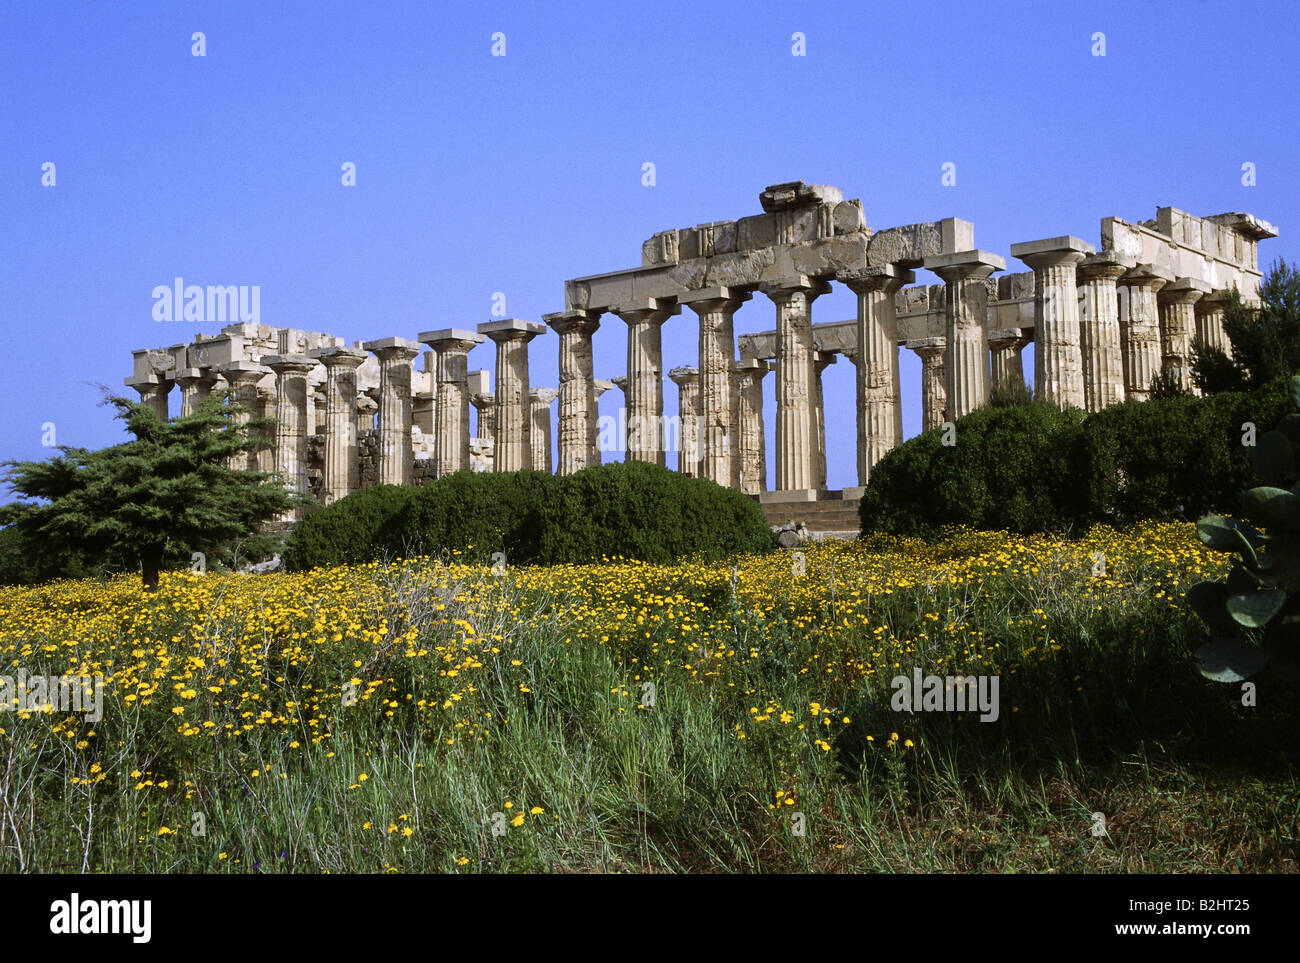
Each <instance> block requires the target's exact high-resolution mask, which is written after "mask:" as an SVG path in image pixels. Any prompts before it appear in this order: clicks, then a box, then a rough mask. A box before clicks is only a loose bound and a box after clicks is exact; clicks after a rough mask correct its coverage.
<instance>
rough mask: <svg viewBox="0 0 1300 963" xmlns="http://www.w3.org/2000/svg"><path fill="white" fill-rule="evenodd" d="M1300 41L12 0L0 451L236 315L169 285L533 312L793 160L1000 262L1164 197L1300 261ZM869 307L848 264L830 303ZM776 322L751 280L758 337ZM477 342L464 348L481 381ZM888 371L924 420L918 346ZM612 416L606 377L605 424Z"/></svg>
mask: <svg viewBox="0 0 1300 963" xmlns="http://www.w3.org/2000/svg"><path fill="white" fill-rule="evenodd" d="M195 31H202V32H203V33H204V34H205V37H206V56H204V57H195V56H192V55H191V35H192V34H193V33H194V32H195ZM496 32H501V33H504V34H505V36H506V56H504V57H493V56H492V55H491V47H492V35H493V34H494V33H496ZM795 32H801V33H803V34H804V35H805V36H806V56H802V57H796V56H792V53H791V45H792V40H791V37H792V34H794V33H795ZM1097 32H1102V33H1104V34H1105V45H1106V55H1105V56H1104V57H1099V56H1094V55H1093V52H1092V51H1093V47H1094V42H1093V39H1092V38H1093V35H1094V34H1095V33H1097ZM1298 41H1300V30H1297V27H1296V17H1295V15H1294V7H1293V6H1291V5H1288V4H1282V3H1278V4H1268V3H1215V2H1208V0H1206V2H1194V0H1182V2H1177V3H1154V2H1153V3H1140V4H1137V3H1125V2H1116V3H1098V2H1078V3H1057V2H1040V3H972V2H958V3H932V4H925V3H910V2H909V3H906V4H902V3H888V4H886V3H877V2H862V0H859V2H855V3H824V4H809V3H793V2H788V3H770V4H764V3H757V2H753V0H746V2H708V0H696V2H692V3H677V2H657V3H646V4H640V3H637V4H632V3H621V4H596V3H563V2H551V3H546V4H518V5H511V4H500V3H486V4H485V3H477V4H473V3H464V4H461V3H442V2H438V3H427V2H426V3H384V4H356V3H329V2H320V3H310V4H307V3H302V4H282V3H267V2H260V3H252V2H221V3H196V4H182V3H150V2H133V3H128V4H106V3H77V4H49V3H40V4H37V3H23V2H17V0H6V3H5V4H4V5H3V6H0V90H2V91H3V92H4V95H3V96H2V97H0V224H2V225H3V231H2V232H0V295H2V296H0V338H2V339H3V342H4V343H3V348H4V350H3V352H2V353H0V410H3V411H4V413H5V417H4V418H3V421H2V422H0V458H23V459H29V458H42V457H46V456H48V455H49V454H50V450H49V449H48V448H44V447H42V444H41V439H42V435H43V427H42V426H43V425H44V424H45V423H47V422H52V423H53V424H54V425H55V428H56V433H57V441H58V442H59V443H60V444H69V445H84V446H87V447H100V446H103V445H107V444H112V443H115V442H117V441H120V440H122V434H121V431H120V428H119V424H118V423H117V422H115V421H114V420H113V419H112V417H111V415H110V413H109V411H108V409H106V408H104V407H100V406H98V401H99V391H98V389H97V388H95V387H93V383H104V384H108V385H110V386H112V387H114V388H115V389H116V390H117V391H119V392H121V393H125V394H130V395H131V396H132V397H134V392H131V391H129V389H124V388H122V387H121V384H122V379H123V378H124V377H126V376H127V375H129V374H130V351H131V349H133V348H140V347H155V346H162V345H168V344H175V343H178V342H181V341H188V340H191V339H192V337H193V334H194V333H196V332H203V333H215V331H216V330H217V327H218V326H217V325H213V324H208V325H197V324H186V323H184V322H173V323H170V324H169V323H159V322H156V321H154V320H153V319H152V316H151V308H152V305H153V302H152V300H151V292H152V290H153V288H154V286H155V285H158V284H170V283H171V279H172V278H174V277H176V276H181V277H184V278H186V280H187V281H189V282H192V283H197V284H248V285H253V284H256V285H260V287H261V298H262V300H261V309H262V320H263V322H264V323H268V324H277V325H288V326H293V327H299V328H305V329H309V330H320V331H328V332H331V333H334V334H339V335H342V336H344V337H346V338H347V339H349V340H354V339H363V338H364V339H371V338H381V337H388V336H391V335H400V336H405V337H414V336H415V335H416V334H417V333H418V332H420V331H427V330H431V329H434V328H442V327H452V326H455V327H466V328H472V327H474V326H475V325H477V324H479V323H481V322H483V321H487V320H490V311H491V298H492V295H493V293H494V292H498V291H500V292H504V293H505V294H506V298H507V310H508V313H509V315H510V316H513V317H520V318H526V319H531V320H539V319H540V317H541V315H543V314H545V313H549V312H552V311H558V310H561V309H563V307H564V281H565V279H566V278H572V277H576V276H580V275H584V274H593V273H598V272H602V271H611V270H618V269H621V268H626V267H631V266H634V265H636V264H638V263H639V259H640V245H641V242H642V241H643V240H644V239H645V238H647V237H649V236H650V235H651V234H652V233H654V232H655V231H659V230H664V229H667V228H673V227H689V226H693V225H695V224H698V223H703V222H706V221H712V220H721V219H731V218H737V217H743V216H746V215H749V214H753V213H758V211H759V205H758V193H759V192H760V191H761V190H762V189H763V187H764V186H766V185H768V184H773V183H778V182H781V181H787V180H805V181H808V182H810V183H824V184H833V185H836V186H837V187H840V188H841V189H842V190H843V191H844V193H845V196H847V197H858V198H861V199H862V204H863V208H864V210H865V213H866V220H867V223H868V224H869V225H871V226H872V227H874V228H877V229H880V228H885V227H890V226H893V225H897V224H908V223H913V222H917V221H928V220H937V219H939V218H943V217H962V218H965V219H967V220H970V221H973V222H974V224H975V240H976V244H977V245H978V246H979V247H982V248H985V249H988V250H991V251H994V252H997V253H999V254H1001V255H1003V256H1004V257H1005V258H1006V259H1007V261H1008V270H1009V271H1017V270H1023V269H1024V267H1023V265H1021V264H1020V263H1019V262H1017V261H1014V260H1012V259H1011V257H1010V255H1009V250H1008V249H1009V247H1010V245H1011V244H1013V243H1016V242H1018V241H1024V240H1033V239H1037V238H1041V237H1048V236H1055V235H1059V234H1075V235H1078V236H1080V237H1083V238H1084V239H1085V240H1088V241H1091V242H1093V243H1097V242H1098V240H1099V237H1098V233H1099V222H1100V219H1101V218H1102V217H1105V216H1109V215H1115V216H1119V217H1124V218H1127V219H1131V220H1142V219H1146V218H1151V217H1154V216H1155V210H1156V208H1157V207H1158V206H1165V205H1172V206H1174V207H1179V208H1182V209H1184V210H1187V211H1190V212H1192V213H1194V214H1198V215H1201V216H1204V215H1208V214H1217V213H1222V212H1225V211H1234V210H1242V211H1249V212H1252V213H1254V214H1257V215H1259V216H1261V217H1263V218H1265V219H1266V220H1269V221H1271V222H1273V223H1274V224H1276V225H1278V227H1279V228H1280V229H1281V232H1282V233H1281V236H1280V237H1279V238H1277V239H1275V240H1272V241H1266V242H1263V244H1262V245H1261V248H1260V257H1261V262H1265V261H1271V260H1272V259H1273V258H1274V257H1279V256H1281V257H1284V258H1287V259H1288V260H1293V259H1294V260H1300V250H1297V248H1296V246H1295V244H1294V243H1293V241H1292V240H1291V237H1292V234H1291V232H1292V231H1293V230H1296V229H1297V228H1300V192H1297V190H1296V183H1297V170H1296V157H1297V156H1300V132H1298V130H1297V124H1296V123H1295V105H1296V103H1297V102H1298V98H1297V94H1298V93H1300V91H1298V90H1297V87H1298V86H1300V82H1298V81H1297V71H1296V69H1295V52H1296V49H1297V42H1298ZM46 162H53V163H54V164H55V165H56V177H57V181H56V185H55V186H54V187H44V186H42V183H41V176H42V164H44V163H46ZM344 162H352V163H354V164H356V169H357V186H356V187H354V188H349V187H343V186H342V185H341V183H340V178H341V174H340V166H341V165H342V164H343V163H344ZM646 162H652V163H654V164H655V167H656V184H655V186H654V187H644V186H642V183H641V170H642V164H643V163H646ZM948 162H951V163H953V164H955V165H956V174H957V177H956V185H955V186H943V185H941V183H940V174H941V166H942V165H943V164H944V163H948ZM1246 162H1249V163H1253V164H1254V165H1255V166H1256V171H1257V184H1256V186H1253V187H1245V186H1243V185H1242V182H1241V180H1242V178H1241V169H1242V164H1243V163H1246ZM918 273H919V279H924V280H928V281H930V282H932V283H933V281H934V280H935V279H933V278H932V277H929V276H928V275H925V274H924V272H918ZM853 311H854V301H853V296H852V295H851V294H850V293H849V292H848V291H846V290H844V289H842V288H840V287H837V289H836V291H835V292H834V293H833V294H831V295H827V296H826V297H823V298H821V299H820V300H818V301H817V302H816V304H815V306H814V320H816V321H827V320H842V319H846V318H848V317H850V316H852V313H853ZM773 318H774V309H773V307H772V305H771V303H770V302H769V301H767V300H766V299H765V298H763V297H761V296H757V297H755V298H754V299H753V300H752V301H751V302H749V303H748V304H746V305H745V306H744V307H743V308H742V309H741V310H740V311H739V312H738V313H737V315H736V330H737V334H743V333H747V332H750V331H760V330H767V329H769V328H771V327H772V326H773ZM625 330H626V329H625V327H624V325H623V324H622V322H620V321H618V320H617V319H615V318H612V317H611V318H607V319H606V320H605V321H604V323H603V325H602V328H601V330H600V332H598V334H597V336H596V370H597V374H598V375H599V376H601V377H610V376H613V375H618V374H622V373H623V369H624V367H625V354H624V352H625V350H626V348H625V339H624V334H625ZM696 337H697V329H696V326H695V319H694V315H693V314H691V312H689V311H686V312H683V314H682V315H681V316H679V317H676V318H674V319H672V320H670V321H669V322H668V324H667V325H666V327H665V329H664V345H665V369H667V368H670V367H673V366H675V365H679V364H691V363H695V360H696V351H697V344H696ZM490 348H491V345H490V343H489V344H488V345H485V346H483V347H480V348H478V349H476V350H475V351H474V352H473V353H472V354H471V356H470V358H471V367H485V368H491V366H492V356H491V352H490ZM557 351H558V339H557V338H556V337H555V335H554V334H551V333H548V334H547V335H545V336H543V337H541V338H539V339H538V340H536V341H534V342H533V345H532V354H531V358H532V381H533V384H534V386H543V385H554V384H556V382H557V373H556V369H557ZM1030 357H1031V356H1030V355H1029V353H1027V355H1026V361H1027V367H1028V368H1029V369H1030V370H1032V365H1031V364H1029V363H1028V362H1029V360H1030ZM902 375H903V394H904V425H905V430H906V434H907V435H909V436H910V435H912V434H915V433H916V432H917V431H918V430H919V427H920V409H919V406H920V387H919V375H920V366H919V362H918V361H917V359H916V357H915V355H913V354H912V353H911V352H906V351H904V352H903V357H902ZM825 386H826V387H825V390H826V405H827V426H828V447H829V449H830V456H829V461H830V465H829V473H830V479H829V481H830V484H831V486H832V487H840V486H843V485H851V484H855V478H854V452H853V437H854V435H853V431H854V429H853V417H854V416H853V368H852V365H851V364H849V363H847V362H843V361H841V363H840V364H837V365H835V366H833V367H831V368H829V369H828V370H827V373H826V381H825ZM773 387H774V385H773V379H772V378H770V377H769V378H768V379H766V390H767V394H768V399H767V414H768V423H769V437H768V444H769V453H770V451H771V444H772V441H773V437H772V434H771V430H770V429H771V420H772V416H773V413H774V404H773V401H772V391H773ZM666 389H667V390H666V392H665V395H666V399H667V403H668V409H669V413H672V412H674V411H675V408H676V389H675V387H674V386H673V385H672V384H671V383H669V384H667V385H666ZM620 403H621V396H620V393H619V392H617V391H614V392H609V393H608V394H606V395H605V397H604V399H603V400H602V403H601V411H602V414H607V415H612V414H613V413H614V412H615V411H616V410H617V407H618V406H619V404H620ZM173 406H174V409H175V408H176V407H178V406H179V400H178V398H177V396H176V395H175V394H173ZM608 457H610V456H607V458H608ZM768 461H769V468H770V467H771V464H772V459H771V457H770V454H769V459H768ZM769 481H770V478H769Z"/></svg>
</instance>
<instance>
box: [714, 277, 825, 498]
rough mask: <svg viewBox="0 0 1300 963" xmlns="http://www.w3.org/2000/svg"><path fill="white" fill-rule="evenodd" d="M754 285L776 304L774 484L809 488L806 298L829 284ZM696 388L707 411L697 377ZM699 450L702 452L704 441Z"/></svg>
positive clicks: (812, 462)
mask: <svg viewBox="0 0 1300 963" xmlns="http://www.w3.org/2000/svg"><path fill="white" fill-rule="evenodd" d="M759 290H760V291H762V292H763V293H764V294H765V295H767V297H768V298H769V299H770V300H771V301H772V303H773V304H774V305H776V489H777V491H781V492H790V491H813V490H815V487H816V478H817V468H816V457H817V441H816V436H815V435H814V431H815V428H816V425H815V421H814V415H813V392H814V387H813V377H814V375H813V337H812V303H813V301H815V300H816V299H817V298H818V297H819V296H821V295H823V294H825V293H827V292H828V291H830V285H829V284H827V283H826V282H825V281H819V280H817V279H815V278H810V277H807V276H794V277H789V278H783V279H782V280H780V281H773V282H768V283H765V284H763V285H762V286H761V287H760V288H759ZM701 378H703V374H701ZM700 394H701V400H702V403H704V410H705V417H708V414H709V408H708V405H707V400H706V399H704V397H703V395H704V385H703V382H702V381H701V386H700ZM705 453H706V458H707V457H708V448H707V445H706V449H705ZM706 477H707V476H706Z"/></svg>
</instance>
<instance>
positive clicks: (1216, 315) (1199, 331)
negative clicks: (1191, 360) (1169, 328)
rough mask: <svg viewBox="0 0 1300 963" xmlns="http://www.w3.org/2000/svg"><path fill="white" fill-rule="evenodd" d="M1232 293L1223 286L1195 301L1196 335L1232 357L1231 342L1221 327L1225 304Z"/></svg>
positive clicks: (1200, 339)
mask: <svg viewBox="0 0 1300 963" xmlns="http://www.w3.org/2000/svg"><path fill="white" fill-rule="evenodd" d="M1231 294H1232V292H1231V291H1229V290H1227V289H1225V288H1219V289H1217V290H1214V291H1211V292H1210V293H1209V294H1207V295H1205V297H1203V298H1201V299H1200V300H1199V301H1197V302H1196V337H1197V340H1199V341H1203V342H1204V343H1205V344H1207V345H1208V346H1209V347H1211V348H1218V349H1219V350H1220V351H1222V352H1223V353H1224V354H1226V355H1227V356H1228V357H1229V358H1231V357H1232V342H1231V341H1229V340H1228V333H1227V332H1226V331H1225V330H1224V328H1223V315H1224V311H1225V304H1226V302H1227V300H1228V298H1229V296H1230V295H1231Z"/></svg>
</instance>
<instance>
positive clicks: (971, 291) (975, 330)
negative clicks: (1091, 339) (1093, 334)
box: [925, 250, 1078, 421]
mask: <svg viewBox="0 0 1300 963" xmlns="http://www.w3.org/2000/svg"><path fill="white" fill-rule="evenodd" d="M925 267H926V268H928V269H929V270H931V271H933V272H934V273H935V274H937V275H939V277H941V278H943V280H944V284H945V286H946V288H947V290H946V291H945V293H944V299H945V302H946V310H945V321H946V330H947V346H948V347H947V351H948V354H947V357H946V358H945V359H944V369H945V374H946V376H947V379H948V383H947V414H948V418H949V419H950V420H952V421H956V420H957V419H958V418H962V417H964V416H966V415H968V414H970V412H972V411H974V410H975V409H976V408H980V407H982V406H984V405H985V404H987V403H988V397H989V348H988V342H987V341H986V339H985V335H984V321H985V317H986V315H987V313H988V310H987V309H988V287H987V286H986V285H985V283H984V281H985V279H986V278H987V277H988V276H989V275H990V274H992V273H993V272H994V271H1001V270H1004V269H1005V268H1006V262H1005V261H1003V260H1002V258H1001V257H999V256H998V255H996V254H990V253H989V252H988V251H978V250H976V251H962V252H960V253H957V254H942V255H939V256H938V257H933V258H927V259H926V261H925ZM1075 337H1076V338H1078V333H1077V331H1076V333H1075ZM1076 344H1077V342H1076Z"/></svg>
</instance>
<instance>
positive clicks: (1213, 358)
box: [1192, 259, 1300, 394]
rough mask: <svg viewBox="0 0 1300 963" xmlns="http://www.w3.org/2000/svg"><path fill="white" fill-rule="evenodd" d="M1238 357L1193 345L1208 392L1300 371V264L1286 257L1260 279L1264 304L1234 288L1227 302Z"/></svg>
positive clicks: (1227, 325) (1197, 375)
mask: <svg viewBox="0 0 1300 963" xmlns="http://www.w3.org/2000/svg"><path fill="white" fill-rule="evenodd" d="M1223 329H1224V333H1225V334H1226V335H1227V336H1228V340H1229V342H1231V344H1232V357H1231V358H1229V357H1228V356H1227V355H1226V354H1224V353H1223V352H1222V351H1219V350H1217V349H1213V348H1209V347H1207V346H1206V345H1204V344H1199V343H1198V344H1195V345H1193V360H1192V368H1193V372H1194V374H1193V377H1194V379H1195V381H1196V383H1197V385H1198V386H1200V388H1201V389H1202V390H1203V391H1204V392H1205V393H1206V394H1216V393H1219V392H1222V391H1247V390H1250V389H1254V388H1258V387H1261V386H1263V385H1266V384H1268V383H1270V382H1272V381H1275V380H1277V379H1278V378H1282V377H1286V376H1287V375H1290V374H1294V373H1296V372H1300V270H1297V268H1296V267H1295V266H1293V265H1288V264H1287V263H1286V262H1284V261H1282V260H1281V259H1279V260H1277V261H1275V262H1274V263H1273V264H1272V266H1271V267H1270V268H1269V272H1268V274H1267V275H1266V276H1265V277H1264V279H1263V281H1261V282H1260V286H1259V305H1258V307H1253V306H1249V305H1247V304H1245V303H1244V302H1243V301H1242V300H1241V296H1240V295H1239V294H1238V293H1237V292H1236V291H1235V290H1234V291H1233V292H1232V293H1231V294H1230V296H1229V298H1228V300H1227V301H1226V302H1225V304H1224V316H1223Z"/></svg>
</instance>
